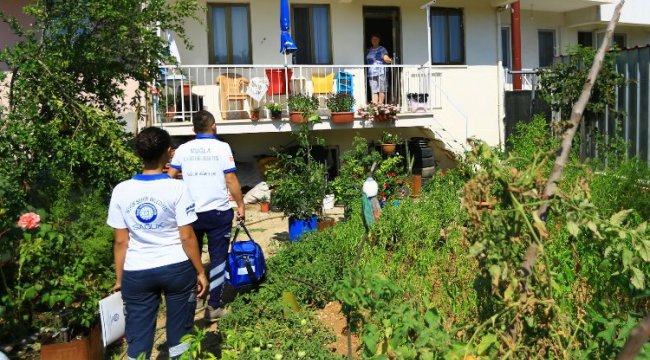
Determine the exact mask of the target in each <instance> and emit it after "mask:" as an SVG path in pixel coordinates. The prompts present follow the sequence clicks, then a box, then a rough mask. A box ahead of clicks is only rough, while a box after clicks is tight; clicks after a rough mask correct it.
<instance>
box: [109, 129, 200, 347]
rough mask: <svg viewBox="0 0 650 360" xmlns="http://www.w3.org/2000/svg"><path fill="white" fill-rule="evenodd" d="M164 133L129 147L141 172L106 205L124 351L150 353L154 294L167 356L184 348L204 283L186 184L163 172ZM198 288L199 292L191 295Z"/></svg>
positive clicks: (143, 136) (146, 133)
mask: <svg viewBox="0 0 650 360" xmlns="http://www.w3.org/2000/svg"><path fill="white" fill-rule="evenodd" d="M170 145H171V138H170V136H169V134H168V133H167V132H166V131H165V130H162V129H159V128H153V127H152V128H147V129H145V130H143V131H142V132H141V133H140V134H139V135H138V136H137V137H136V142H135V148H136V152H137V154H138V156H139V157H140V158H141V159H142V161H143V162H144V169H143V171H142V173H141V174H136V175H135V176H134V177H133V178H132V179H130V180H126V181H123V182H121V183H120V184H118V185H117V186H116V187H115V189H114V190H113V195H112V197H111V203H110V206H109V210H108V220H107V221H106V222H107V224H108V225H109V226H111V227H112V228H113V229H114V236H115V249H114V256H115V275H116V276H115V277H116V282H115V287H114V290H115V291H117V290H120V289H121V291H122V299H123V300H124V316H125V320H126V334H125V336H126V341H127V343H128V350H127V354H128V357H129V359H135V358H137V357H138V356H140V355H141V354H144V355H145V358H146V359H148V358H149V357H150V356H151V349H152V347H153V341H154V333H155V330H156V315H157V313H158V306H159V304H160V298H161V294H164V295H165V303H166V310H167V324H166V329H167V345H168V346H169V355H170V357H171V358H172V359H174V358H178V357H179V356H180V355H181V354H182V353H184V352H185V351H186V350H187V348H188V344H183V343H181V342H180V339H181V337H183V336H184V335H185V334H187V333H189V332H190V331H191V330H192V327H193V325H194V312H195V310H196V297H197V295H198V296H202V295H203V294H204V293H205V291H206V289H207V286H208V280H207V278H206V276H205V271H204V269H203V264H202V263H201V255H200V252H199V248H198V245H197V244H198V242H197V240H196V236H195V235H194V230H193V229H192V226H191V224H192V223H193V222H194V221H195V220H196V218H197V217H196V213H195V211H194V202H193V201H192V198H191V197H190V193H189V191H188V189H187V187H186V186H185V184H184V183H183V182H182V181H180V180H174V179H172V178H170V177H169V176H168V175H167V174H165V173H163V171H162V170H163V166H164V165H165V164H166V163H167V162H169V155H170V150H171V147H170ZM197 293H198V294H197Z"/></svg>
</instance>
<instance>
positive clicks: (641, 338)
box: [616, 315, 650, 360]
mask: <svg viewBox="0 0 650 360" xmlns="http://www.w3.org/2000/svg"><path fill="white" fill-rule="evenodd" d="M648 339H650V315H648V316H646V318H645V319H643V320H641V322H640V323H639V325H637V327H635V328H634V329H632V332H630V336H629V337H628V338H627V341H626V342H625V346H623V350H621V353H620V354H618V357H617V358H616V360H633V359H634V358H636V356H637V355H638V354H639V351H640V350H641V348H642V347H643V345H644V344H645V343H646V342H647V341H648Z"/></svg>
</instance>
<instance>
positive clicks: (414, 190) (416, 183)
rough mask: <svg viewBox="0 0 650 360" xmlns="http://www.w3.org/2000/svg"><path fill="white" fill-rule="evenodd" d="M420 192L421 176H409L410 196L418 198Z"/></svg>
mask: <svg viewBox="0 0 650 360" xmlns="http://www.w3.org/2000/svg"><path fill="white" fill-rule="evenodd" d="M420 191H422V175H411V196H413V197H416V196H419V195H420Z"/></svg>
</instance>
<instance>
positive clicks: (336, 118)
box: [330, 111, 354, 124]
mask: <svg viewBox="0 0 650 360" xmlns="http://www.w3.org/2000/svg"><path fill="white" fill-rule="evenodd" d="M330 120H331V121H332V122H333V123H335V124H346V123H351V122H353V121H354V113H353V112H351V111H345V112H333V113H332V116H331V117H330Z"/></svg>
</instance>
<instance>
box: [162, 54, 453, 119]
mask: <svg viewBox="0 0 650 360" xmlns="http://www.w3.org/2000/svg"><path fill="white" fill-rule="evenodd" d="M368 68H369V66H367V65H350V66H347V65H322V66H309V65H288V66H287V67H285V66H284V65H182V66H162V67H161V68H160V69H161V77H160V80H159V81H158V82H157V83H156V84H155V90H152V92H153V94H154V97H153V99H154V101H153V103H152V112H151V114H152V123H153V124H160V123H163V122H178V121H180V122H184V121H190V120H191V116H192V114H193V113H194V112H196V111H198V110H199V109H205V110H208V111H210V112H211V113H212V114H214V116H215V118H217V121H227V120H236V119H250V118H251V112H252V110H255V109H256V108H259V109H260V114H261V115H260V117H262V118H266V117H268V113H267V112H266V111H264V108H265V105H266V104H268V103H271V102H274V103H279V104H281V105H282V108H283V117H286V116H287V111H288V109H287V100H288V96H291V95H293V94H298V93H301V94H306V95H313V96H315V97H317V98H318V100H319V113H320V114H321V115H327V107H326V100H327V98H329V97H330V96H333V95H334V94H336V93H339V92H344V93H349V94H351V95H353V96H354V98H355V110H356V109H358V108H359V107H360V106H364V105H366V104H367V102H368V96H369V95H368V93H367V89H368V80H367V76H366V74H367V72H368ZM384 71H385V74H386V93H385V102H386V103H392V104H397V105H400V107H401V109H402V110H401V111H402V112H403V113H416V112H423V113H430V112H431V111H432V110H433V109H438V108H440V107H441V81H442V74H441V73H440V72H436V71H435V69H433V68H431V67H428V66H420V65H386V66H385V67H384Z"/></svg>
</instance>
